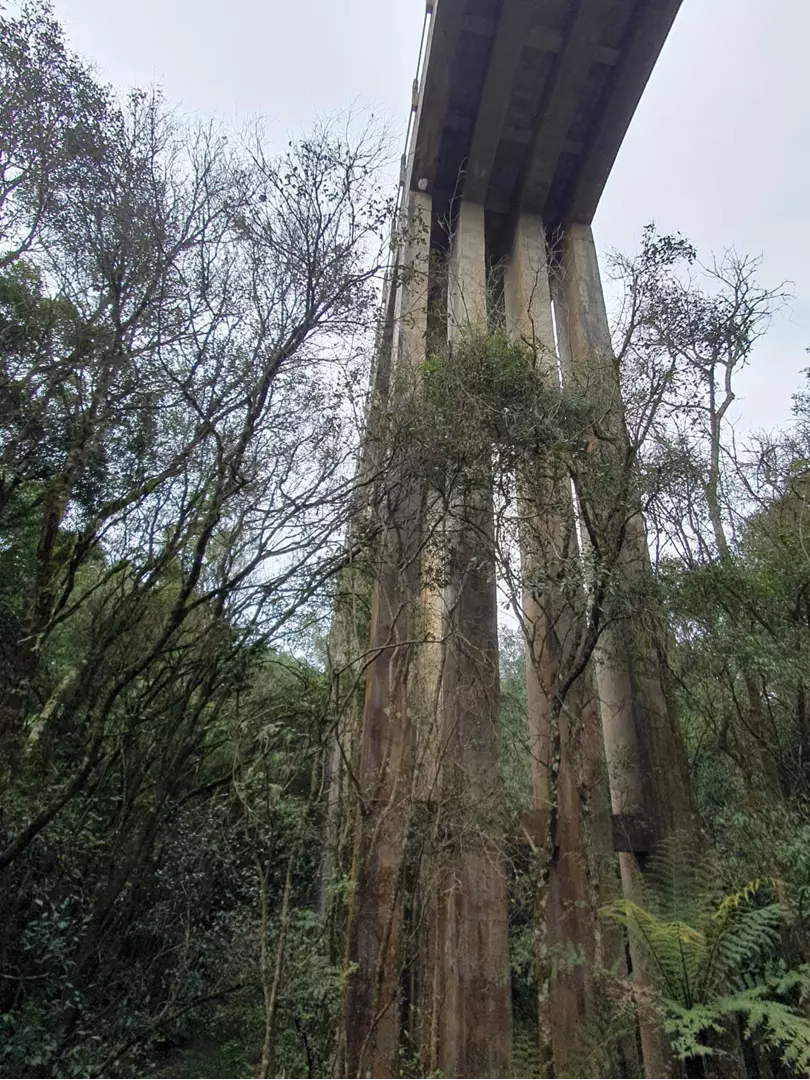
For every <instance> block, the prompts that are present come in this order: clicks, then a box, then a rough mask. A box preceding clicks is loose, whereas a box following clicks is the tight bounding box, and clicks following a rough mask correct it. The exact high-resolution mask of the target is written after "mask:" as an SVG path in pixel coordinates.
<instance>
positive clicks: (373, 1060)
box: [342, 194, 431, 1076]
mask: <svg viewBox="0 0 810 1080" xmlns="http://www.w3.org/2000/svg"><path fill="white" fill-rule="evenodd" d="M430 213H431V202H430V198H429V197H428V196H426V195H420V194H414V195H413V196H412V197H411V199H410V202H409V207H408V223H407V224H408V229H409V241H408V243H407V246H406V249H405V251H404V253H403V260H402V262H403V264H404V265H405V266H407V267H408V268H409V273H408V275H407V276H404V277H401V280H400V283H399V285H398V288H397V297H396V303H395V321H394V334H393V342H392V347H393V356H392V360H391V368H392V385H393V389H392V393H393V394H395V395H396V394H406V393H412V392H415V390H416V385H417V379H418V374H419V368H420V366H421V364H422V362H423V360H424V356H425V335H426V332H427V296H428V288H427V285H428V282H427V273H428V250H429V242H430ZM406 451H407V448H406V447H403V446H401V445H397V444H396V441H395V442H394V445H393V448H392V463H391V474H392V475H391V479H392V483H391V484H389V485H388V489H387V492H388V494H387V497H386V499H384V500H382V502H381V509H380V526H381V529H382V533H383V535H382V542H381V547H380V554H379V567H378V571H377V581H376V585H375V589H374V593H373V597H372V614H371V635H370V636H371V642H370V645H371V649H372V652H373V655H374V659H373V660H372V662H371V664H370V665H369V667H368V669H367V672H366V697H365V703H364V710H363V730H362V737H361V745H360V755H359V760H358V762H357V766H356V767H357V776H358V779H359V783H360V786H361V794H360V797H361V805H360V807H359V814H358V820H357V825H356V841H355V853H354V882H353V885H354V887H353V891H352V898H351V902H350V908H349V913H348V942H347V948H348V955H347V957H346V959H347V961H348V962H349V963H351V964H354V965H356V970H355V971H354V973H353V974H352V976H351V978H350V979H349V982H348V988H347V993H346V997H345V1000H344V1022H343V1025H342V1028H343V1035H344V1044H345V1045H344V1046H343V1048H342V1049H343V1056H344V1062H343V1064H344V1067H345V1072H344V1075H347V1076H393V1075H395V1072H396V1070H397V1069H398V1054H399V1016H400V1006H399V993H400V973H401V931H402V918H403V909H402V889H401V881H402V873H403V866H404V858H405V849H406V841H407V824H408V807H409V803H410V800H411V798H412V794H413V792H412V789H413V767H414V743H415V732H414V728H413V724H412V720H411V714H410V708H409V701H408V675H409V669H410V666H411V661H412V653H413V646H412V642H413V639H414V634H415V629H416V627H417V626H418V623H419V619H420V580H419V555H420V550H421V545H422V534H423V517H424V484H423V482H422V480H421V479H420V478H419V477H414V476H413V475H412V473H411V471H410V469H409V463H408V458H407V453H406Z"/></svg>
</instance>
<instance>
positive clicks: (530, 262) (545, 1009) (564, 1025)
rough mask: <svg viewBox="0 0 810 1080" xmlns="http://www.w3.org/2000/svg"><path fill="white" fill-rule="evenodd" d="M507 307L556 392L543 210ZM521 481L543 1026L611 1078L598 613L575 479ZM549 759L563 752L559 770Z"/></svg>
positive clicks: (610, 937)
mask: <svg viewBox="0 0 810 1080" xmlns="http://www.w3.org/2000/svg"><path fill="white" fill-rule="evenodd" d="M504 300H505V314H506V325H507V330H508V332H509V334H510V336H511V337H512V338H513V339H514V340H517V341H522V342H523V343H525V344H526V346H527V347H529V348H530V349H532V351H533V353H534V355H535V358H536V359H535V364H536V371H537V377H538V379H540V380H542V381H544V382H545V383H547V385H548V386H549V387H550V389H551V390H552V391H553V390H554V389H556V388H558V387H559V373H558V368H557V353H556V346H555V337H554V326H553V319H552V312H551V290H550V285H549V272H548V258H547V249H546V236H545V229H544V226H543V223H542V221H541V220H540V219H539V218H537V217H536V216H534V215H526V214H524V215H521V216H520V217H519V218H518V220H517V223H516V227H515V234H514V241H513V247H512V252H511V257H510V259H509V263H508V265H507V268H506V273H505V283H504ZM517 480H518V485H519V487H520V489H521V490H520V502H521V518H522V521H523V529H522V532H523V538H522V561H523V574H524V580H525V581H526V583H527V585H526V588H525V593H524V597H523V610H522V620H521V621H522V625H523V628H524V633H525V636H526V643H527V656H526V667H527V672H526V679H527V704H528V723H529V746H530V753H531V756H532V761H531V767H532V788H533V798H534V806H533V809H534V810H535V812H537V813H539V815H540V817H539V820H540V821H541V822H545V825H546V828H549V827H550V828H551V835H550V836H543V835H538V836H536V837H535V844H536V846H537V848H538V849H539V853H538V856H537V857H539V858H544V857H547V855H548V851H549V847H550V848H551V852H552V854H551V858H550V863H549V865H548V867H547V874H546V877H547V889H546V895H544V896H540V897H538V901H539V904H538V918H539V919H541V920H542V925H543V928H544V930H545V937H544V939H541V943H542V948H541V951H540V954H539V955H538V965H537V967H538V978H540V979H544V978H548V980H549V986H548V998H547V999H541V1014H540V1017H539V1020H540V1030H541V1032H542V1031H547V1032H548V1038H549V1042H550V1048H551V1052H552V1059H553V1063H554V1070H555V1075H557V1076H571V1075H577V1074H579V1073H580V1072H581V1071H582V1070H584V1069H587V1070H588V1072H587V1074H588V1075H594V1069H595V1068H597V1069H599V1071H600V1072H601V1073H602V1074H603V1075H609V1074H610V1073H611V1072H612V1069H613V1066H614V1064H615V1062H611V1061H610V1060H609V1058H608V1056H607V1055H606V1054H605V1053H604V1052H603V1051H602V1048H600V1047H597V1046H588V1045H587V1042H586V1039H585V1038H584V1035H583V1033H584V1032H588V1031H591V1032H593V1031H595V1030H596V1024H597V1020H598V1016H599V1012H600V1008H601V1005H602V1003H601V1002H600V1001H599V1000H598V996H599V991H598V987H597V979H598V977H599V975H600V973H602V972H604V970H606V969H607V968H611V967H615V966H616V965H617V964H618V965H619V967H621V964H622V962H623V944H622V940H621V934H620V933H617V932H616V931H612V930H607V929H606V928H604V927H602V926H601V925H600V922H599V907H600V906H601V905H602V904H603V903H607V902H608V900H610V899H614V898H615V896H616V895H618V864H617V860H616V857H615V855H614V852H613V844H612V835H611V817H610V796H609V789H608V781H607V769H606V767H605V756H604V748H603V745H602V736H601V729H600V719H599V711H598V706H597V702H596V699H595V694H594V693H593V689H592V679H591V677H590V670H588V671H587V672H586V671H582V672H579V671H578V669H577V655H578V646H579V642H580V635H581V634H582V633H583V632H585V631H586V629H587V627H586V623H587V618H586V615H585V612H584V611H583V610H582V609H583V606H584V605H583V604H580V605H579V609H578V610H577V609H575V607H572V605H571V602H570V600H568V599H566V596H569V597H570V595H571V593H570V592H568V593H566V590H565V588H564V583H565V581H566V578H567V577H568V576H569V575H570V572H571V569H572V568H573V569H574V570H575V571H576V570H577V569H578V567H577V566H576V565H575V564H577V563H578V560H579V545H578V541H577V534H576V526H575V512H574V503H573V497H572V493H571V484H570V478H569V476H568V473H567V472H566V471H565V470H564V469H562V468H560V466H559V463H555V462H554V461H553V459H552V458H551V456H550V455H548V456H546V457H545V458H544V457H543V456H542V455H534V456H527V460H526V461H525V462H524V463H523V468H522V469H521V470H520V473H519V475H518V478H517ZM574 595H576V591H574ZM583 601H584V597H583ZM555 726H556V731H555V730H554V728H555ZM550 754H554V755H556V760H555V761H553V762H552V765H553V767H552V768H551V769H549V755H550ZM550 789H551V790H550ZM549 802H551V804H552V807H551V810H552V812H551V815H549V810H550V807H549ZM589 1055H591V1057H589Z"/></svg>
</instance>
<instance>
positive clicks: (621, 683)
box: [552, 224, 694, 1077]
mask: <svg viewBox="0 0 810 1080" xmlns="http://www.w3.org/2000/svg"><path fill="white" fill-rule="evenodd" d="M552 284H553V290H552V295H553V300H554V305H555V314H556V319H557V331H558V337H559V342H560V353H561V360H562V367H563V379H564V382H565V385H566V387H567V388H568V389H569V390H570V391H572V392H579V393H581V394H582V395H583V399H584V400H586V401H587V402H588V403H589V407H590V408H591V410H592V415H593V417H594V432H593V434H592V436H591V437H589V443H590V447H589V449H590V453H591V455H592V457H591V461H590V462H589V463H588V464H587V465H586V467H583V469H582V472H581V476H580V481H581V498H582V500H583V502H584V504H585V505H584V506H583V511H584V512H585V513H587V515H588V518H589V520H590V522H591V523H592V529H593V533H594V536H593V538H592V539H593V542H594V548H595V555H596V557H597V558H599V559H600V560H601V561H602V562H603V564H604V565H606V566H607V567H609V568H610V572H611V577H612V589H613V592H614V595H616V596H618V597H619V600H618V602H613V605H612V609H611V601H610V598H609V597H606V598H605V609H606V610H605V614H606V617H607V623H606V626H605V629H604V632H603V634H602V637H601V639H600V644H599V647H598V650H597V653H596V656H595V660H596V686H597V691H598V697H599V708H600V712H601V718H602V732H603V737H604V744H605V754H606V758H607V763H608V770H609V777H610V795H611V806H612V812H613V815H614V833H616V834H618V835H617V839H618V841H619V846H620V847H626V848H627V849H629V850H627V851H625V852H624V853H622V854H621V855H620V866H621V876H622V886H623V889H624V892H625V895H626V896H628V897H632V896H634V893H635V888H636V886H635V881H636V877H635V875H636V863H637V862H639V863H640V864H641V866H643V863H644V859H645V856H646V853H647V852H648V851H649V850H650V848H651V847H652V846H653V845H654V844H655V843H656V842H657V841H659V840H661V839H662V838H664V837H665V836H667V835H669V834H670V833H672V832H673V831H674V830H688V831H692V830H693V829H694V822H693V817H692V809H691V801H690V797H689V784H688V774H687V769H686V762H685V754H684V750H683V745H682V741H681V738H680V734H679V731H678V727H677V720H676V717H675V714H674V712H673V710H672V707H671V703H670V702H669V701H668V700H667V694H666V690H665V683H664V671H663V669H662V666H661V660H660V656H661V652H662V649H663V643H664V635H663V633H661V630H660V619H659V617H658V614H657V612H656V611H655V609H654V606H653V605H652V603H651V602H650V600H649V596H648V594H647V592H646V591H645V590H644V589H643V584H644V580H645V578H646V577H647V576H648V574H649V572H650V561H649V553H648V549H647V541H646V533H645V529H644V522H643V519H642V516H641V513H640V511H639V508H638V502H637V500H636V499H635V497H634V495H633V488H632V476H629V475H628V466H627V448H628V446H629V440H628V435H627V430H626V424H625V419H624V411H623V406H622V401H621V393H620V386H619V378H618V372H617V369H616V362H615V358H614V355H613V350H612V346H611V340H610V330H609V324H608V319H607V313H606V309H605V301H604V295H603V292H602V285H601V280H600V276H599V266H598V262H597V258H596V248H595V245H594V240H593V234H592V232H591V229H590V227H589V226H587V225H578V224H575V225H570V226H569V227H568V228H567V229H566V231H565V233H564V235H563V237H562V239H561V243H560V250H559V263H558V266H557V267H556V272H555V274H554V276H553V278H552ZM639 586H642V588H639ZM633 966H634V976H635V977H636V978H637V979H639V980H641V981H644V980H646V979H647V977H648V975H647V973H646V971H645V965H644V961H643V958H642V957H641V956H640V955H634V956H633ZM641 1035H642V1050H643V1055H644V1067H645V1074H646V1075H647V1076H656V1077H657V1076H665V1075H669V1071H670V1069H671V1066H672V1062H671V1058H670V1055H669V1052H668V1047H667V1044H666V1040H665V1039H664V1037H663V1035H662V1033H661V1032H660V1031H659V1030H657V1029H654V1028H650V1027H648V1026H646V1025H642V1031H641Z"/></svg>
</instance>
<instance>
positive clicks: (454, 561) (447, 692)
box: [438, 203, 512, 1077]
mask: <svg viewBox="0 0 810 1080" xmlns="http://www.w3.org/2000/svg"><path fill="white" fill-rule="evenodd" d="M448 277H449V284H448V337H449V343H450V347H451V348H455V349H462V348H463V347H464V341H465V338H467V337H468V336H473V337H474V336H476V335H479V336H480V335H482V334H485V333H486V330H487V270H486V250H485V232H484V210H483V207H482V206H479V205H476V204H473V203H462V205H461V208H460V211H459V214H458V218H457V221H456V226H455V233H454V236H453V240H452V246H451V252H450V260H449V271H448ZM493 533H494V523H493V506H492V480H491V470H490V466H489V463H488V462H480V463H477V467H476V468H474V469H468V470H467V471H465V472H464V474H463V475H462V476H460V477H459V478H458V480H457V491H456V493H455V494H454V496H453V497H452V499H451V506H450V510H449V515H448V522H447V530H446V535H447V545H448V577H449V581H448V584H447V586H446V588H445V593H444V609H445V641H446V646H445V661H444V678H443V685H442V703H443V705H442V707H443V737H442V743H443V746H442V777H441V798H442V802H443V805H444V806H445V807H446V813H447V816H448V822H447V827H448V831H449V838H450V842H451V848H452V854H451V855H450V857H449V859H448V864H447V866H446V869H445V872H444V873H443V874H442V877H441V883H440V889H441V914H440V923H441V924H442V925H441V933H440V940H441V941H442V942H443V947H442V957H441V960H442V964H441V986H440V994H441V1001H440V1003H439V1012H438V1066H439V1068H440V1069H441V1071H442V1073H443V1074H444V1075H445V1076H460V1077H464V1076H467V1077H479V1076H481V1077H492V1076H508V1075H509V1071H510V1059H511V1042H512V1025H511V1008H510V982H509V945H508V899H507V882H506V868H505V862H504V855H503V845H502V841H503V826H502V822H501V812H502V802H503V794H502V778H501V747H500V728H499V678H498V619H497V596H496V583H495V563H494V555H493V549H492V542H493Z"/></svg>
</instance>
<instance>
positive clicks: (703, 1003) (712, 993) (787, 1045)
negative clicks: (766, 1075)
mask: <svg viewBox="0 0 810 1080" xmlns="http://www.w3.org/2000/svg"><path fill="white" fill-rule="evenodd" d="M637 889H638V895H639V899H638V901H633V900H628V899H622V900H615V901H613V902H612V903H611V904H608V905H606V906H605V907H604V908H603V909H602V914H603V917H605V918H607V919H609V920H611V921H614V922H617V923H619V924H620V925H621V926H623V927H624V928H625V929H626V930H627V932H628V933H629V934H630V936H631V939H632V940H633V941H634V942H635V945H636V948H637V949H639V950H640V952H641V953H643V954H645V955H646V956H647V958H648V961H649V966H650V970H651V973H652V977H653V979H654V980H655V983H656V986H657V988H658V992H659V994H660V1002H661V1007H662V1010H663V1015H664V1027H665V1030H666V1032H667V1034H668V1035H669V1036H670V1040H671V1043H672V1048H673V1051H674V1053H675V1054H676V1056H677V1057H679V1058H680V1059H681V1060H684V1061H686V1060H688V1059H691V1058H694V1057H698V1056H710V1055H716V1054H721V1053H722V1050H721V1049H720V1048H719V1047H718V1045H717V1038H716V1037H717V1036H721V1035H722V1034H723V1033H724V1032H725V1031H726V1030H728V1021H729V1019H730V1018H732V1017H735V1016H740V1017H742V1018H743V1021H744V1024H745V1034H746V1037H748V1038H750V1039H751V1040H752V1041H754V1042H755V1043H756V1044H757V1045H759V1046H762V1047H764V1048H767V1049H769V1050H771V1049H772V1050H776V1051H778V1053H779V1055H780V1056H781V1059H782V1061H783V1062H784V1063H785V1064H786V1065H787V1066H788V1067H790V1068H796V1069H798V1070H799V1071H802V1072H803V1071H805V1070H806V1069H807V1068H808V1066H810V1021H808V1019H807V1018H806V1016H805V1015H803V1013H802V1011H801V1009H800V1008H799V1005H800V1004H801V1003H803V1002H804V999H805V997H806V995H808V994H810V968H808V967H806V966H801V967H799V968H797V969H796V970H794V971H790V972H785V971H784V969H783V965H782V964H781V963H780V957H779V951H780V938H779V934H780V928H781V925H782V922H783V912H782V910H781V909H780V906H779V904H778V903H776V902H775V901H774V900H768V898H767V894H768V893H769V892H770V893H772V892H773V889H774V883H772V882H763V881H759V880H754V881H752V882H749V883H748V884H746V885H745V886H743V888H742V889H739V890H737V891H735V892H732V893H729V894H727V895H723V894H722V891H721V880H720V878H719V875H718V866H717V863H716V860H712V859H709V858H705V859H702V860H700V859H699V860H696V859H695V858H694V853H693V851H690V849H689V847H688V846H687V845H686V843H685V841H684V840H683V839H682V838H679V837H675V838H673V839H672V840H671V841H670V842H668V843H666V844H663V845H662V846H661V847H660V848H659V850H658V851H657V852H656V853H655V854H654V855H653V856H652V857H651V859H650V864H649V867H648V868H647V870H646V872H645V876H644V880H643V881H642V880H639V881H638V884H637ZM713 1038H714V1045H712V1039H713Z"/></svg>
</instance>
